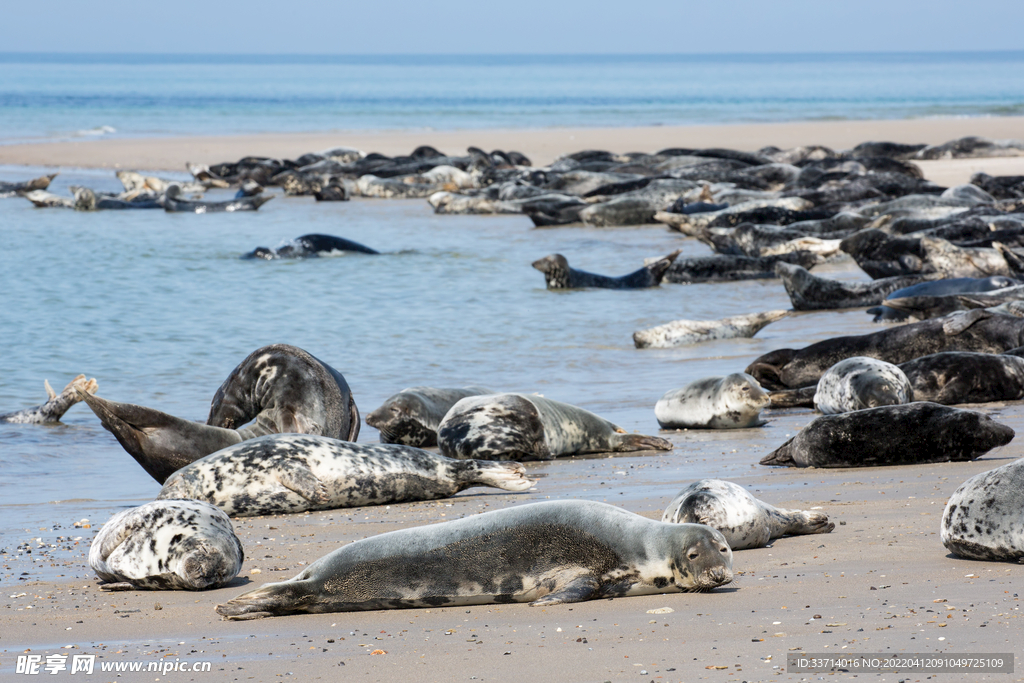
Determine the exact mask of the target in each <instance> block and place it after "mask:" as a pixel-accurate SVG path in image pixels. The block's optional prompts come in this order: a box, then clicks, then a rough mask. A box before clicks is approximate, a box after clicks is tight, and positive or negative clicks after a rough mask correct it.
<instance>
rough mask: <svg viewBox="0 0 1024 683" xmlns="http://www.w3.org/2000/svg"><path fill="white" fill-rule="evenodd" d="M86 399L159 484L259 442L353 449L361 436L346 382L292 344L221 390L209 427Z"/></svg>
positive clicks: (265, 355)
mask: <svg viewBox="0 0 1024 683" xmlns="http://www.w3.org/2000/svg"><path fill="white" fill-rule="evenodd" d="M82 398H83V400H84V401H85V402H86V403H87V404H88V405H89V407H90V408H92V410H93V412H94V413H96V416H97V417H98V418H100V421H102V422H103V426H104V427H106V428H107V429H108V430H110V431H111V432H112V433H113V434H114V436H115V437H116V438H117V440H118V441H119V442H120V444H121V445H122V446H124V449H125V450H126V451H128V453H130V454H131V456H132V457H133V458H135V459H136V460H137V461H138V463H139V464H140V465H142V467H143V468H144V469H145V470H146V471H147V472H149V474H150V475H151V476H152V477H153V478H154V479H156V480H157V481H158V482H160V483H161V484H163V483H164V481H165V480H166V479H167V477H169V476H170V475H171V474H172V473H173V472H174V471H176V470H178V469H180V468H182V467H184V466H185V465H188V464H189V463H191V462H194V461H196V460H198V459H199V458H202V457H203V456H206V455H209V454H210V453H213V452H214V451H219V450H220V449H222V448H227V447H228V446H232V445H234V444H236V443H239V442H241V441H245V440H246V439H253V438H256V437H257V436H265V435H267V434H281V433H294V434H317V435H319V436H329V437H332V438H336V439H346V440H348V441H355V440H356V438H357V437H358V436H359V409H358V408H357V407H356V403H355V399H353V398H352V392H351V391H350V390H349V388H348V383H347V382H346V381H345V378H344V377H343V376H342V375H341V373H340V372H338V371H337V370H335V369H334V368H332V367H331V366H329V365H327V364H326V363H324V362H323V361H320V360H318V359H317V358H315V357H314V356H312V355H310V354H309V353H307V352H305V351H303V350H302V349H300V348H298V347H295V346H289V345H287V344H272V345H270V346H264V347H263V348H260V349H257V350H255V351H253V352H252V353H251V354H249V356H248V357H247V358H246V359H245V360H243V361H242V362H241V364H240V365H239V366H238V367H237V368H235V369H234V370H233V371H232V372H231V374H230V375H228V378H227V379H226V380H224V384H222V385H221V387H220V388H219V389H218V390H217V393H216V394H215V395H214V397H213V402H212V404H211V405H210V415H209V417H208V418H207V420H206V424H205V425H203V424H200V423H198V422H192V421H190V420H183V419H181V418H178V417H174V416H173V415H168V414H167V413H162V412H160V411H159V410H153V409H152V408H144V407H142V406H136V405H132V404H130V403H114V402H113V401H107V400H104V399H101V398H99V397H97V396H88V395H83V396H82ZM250 420H251V421H252V423H251V424H249V426H244V425H246V423H248V422H250Z"/></svg>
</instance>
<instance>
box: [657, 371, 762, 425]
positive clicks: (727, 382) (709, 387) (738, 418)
mask: <svg viewBox="0 0 1024 683" xmlns="http://www.w3.org/2000/svg"><path fill="white" fill-rule="evenodd" d="M768 403H769V401H768V394H767V393H765V391H764V390H763V389H762V388H761V385H760V384H758V383H757V380H755V379H754V378H753V377H751V376H750V375H748V374H746V373H743V372H735V373H733V374H731V375H726V376H725V377H707V378H705V379H699V380H697V381H696V382H690V383H689V384H687V385H686V386H685V387H683V388H682V389H673V390H672V391H669V392H668V393H666V394H665V395H664V396H662V397H661V398H660V399H658V402H657V403H656V404H655V406H654V416H655V417H656V418H657V420H658V424H659V425H661V428H662V429H742V428H744V427H757V426H760V425H763V424H764V420H762V419H761V411H762V410H764V409H765V408H767V407H768Z"/></svg>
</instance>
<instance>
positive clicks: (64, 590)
mask: <svg viewBox="0 0 1024 683" xmlns="http://www.w3.org/2000/svg"><path fill="white" fill-rule="evenodd" d="M966 135H979V136H984V137H989V138H995V139H1005V138H1017V139H1024V118H978V119H942V120H911V121H842V122H809V123H787V124H764V125H736V126H692V127H650V128H623V129H619V128H616V129H597V128H594V129H546V130H476V131H450V132H438V131H381V132H324V133H316V134H292V135H284V134H266V135H259V136H244V137H243V136H239V137H219V138H201V137H194V138H164V139H131V140H118V139H111V140H95V141H81V142H62V143H51V144H20V145H7V146H0V164H3V165H15V166H31V167H47V168H49V167H81V168H110V169H115V168H137V169H145V170H151V171H182V170H183V169H184V164H185V162H186V161H192V162H198V163H213V162H219V161H226V160H234V159H237V158H240V157H242V156H245V155H265V156H272V157H294V156H297V155H300V154H302V153H305V152H309V151H318V150H322V149H325V148H329V147H332V146H340V145H346V146H353V147H358V148H360V149H363V150H366V151H378V152H382V153H384V154H390V155H394V154H403V153H408V152H409V151H411V150H412V149H413V148H414V147H416V146H417V145H421V144H430V145H433V146H435V147H437V148H438V149H440V150H442V151H445V152H450V153H458V152H461V151H462V150H464V149H465V147H466V146H468V145H476V146H480V147H484V148H487V149H493V148H497V149H516V150H518V151H521V152H523V153H525V154H527V155H528V156H529V157H531V159H532V160H533V161H534V163H535V164H544V163H547V162H550V161H551V160H552V159H554V158H555V157H557V156H558V155H560V154H563V153H566V152H572V151H577V150H582V149H588V148H589V149H593V148H597V149H609V150H612V151H617V152H626V151H633V150H642V151H656V150H658V149H662V148H665V147H670V146H684V147H730V148H736V149H742V150H755V149H758V148H760V147H763V146H765V145H775V146H778V147H782V148H786V147H794V146H799V145H812V144H821V145H827V146H830V147H833V148H835V149H844V148H849V147H851V146H853V145H855V144H857V143H859V142H863V141H867V140H892V141H897V142H908V143H910V142H915V143H916V142H923V143H932V144H934V143H941V142H945V141H948V140H952V139H955V138H958V137H962V136H966ZM918 163H919V164H920V166H921V167H922V169H924V171H925V174H926V176H927V177H928V178H930V179H932V180H934V181H936V182H938V183H940V184H944V185H953V184H957V183H962V182H967V179H968V178H969V177H970V175H971V174H972V173H974V172H978V171H984V172H987V173H990V174H993V175H1016V174H1024V157H1015V158H994V159H966V160H950V161H931V162H918ZM371 201H372V200H371ZM428 212H429V208H428V207H426V206H425V205H424V207H423V213H424V216H427V215H428ZM854 270H856V268H855V266H853V265H852V264H851V265H850V271H849V273H847V276H850V274H851V273H853V271H854ZM780 287H781V285H780ZM740 369H742V368H737V370H740ZM595 381H600V380H599V379H597V380H595ZM965 407H970V408H974V409H977V410H982V411H984V412H987V413H989V414H991V415H992V416H993V417H996V418H997V419H999V420H1000V421H1001V422H1004V423H1006V424H1008V425H1010V426H1011V427H1013V428H1014V429H1015V430H1017V431H1018V432H1020V431H1021V430H1022V429H1024V405H1021V403H1007V404H986V405H983V406H965ZM766 417H768V418H769V420H770V423H769V425H768V426H766V427H763V428H757V429H748V430H738V431H719V432H699V433H697V432H663V433H662V434H661V435H662V436H665V437H666V438H669V439H670V440H672V441H673V443H674V444H675V445H676V449H675V450H674V451H672V452H670V453H647V454H628V455H620V456H614V457H595V458H582V457H578V458H568V459H563V460H559V461H554V462H549V463H535V464H531V465H529V466H528V470H529V472H530V474H531V475H532V476H536V477H537V485H536V487H535V488H534V489H531V490H530V491H529V492H526V493H523V494H507V493H503V492H498V493H494V492H491V491H490V490H484V489H471V490H469V491H466V492H463V493H461V494H459V495H458V496H456V497H454V498H452V499H447V500H441V501H435V502H429V503H416V504H408V505H392V506H385V507H371V508H356V509H351V510H338V511H332V512H326V513H310V514H303V515H290V516H280V517H257V518H247V519H240V520H235V528H236V531H237V533H238V535H239V537H240V538H241V540H242V543H243V546H244V548H245V552H246V560H245V564H244V567H243V569H242V572H241V573H240V575H239V578H237V579H236V580H235V582H234V583H233V585H231V586H229V587H227V588H221V589H218V590H213V591H209V592H203V593H188V592H181V591H177V592H169V591H149V592H147V591H133V592H122V593H107V592H104V591H101V590H100V589H99V588H98V581H97V579H96V577H95V576H94V575H93V573H92V571H91V570H90V569H89V567H88V563H87V556H88V549H89V545H88V544H89V542H90V540H91V538H92V535H94V534H95V533H96V532H97V530H98V528H99V526H100V525H101V524H102V523H103V522H104V521H105V520H103V519H93V520H90V521H89V522H88V523H89V525H90V526H89V527H88V528H73V527H72V524H73V523H74V522H76V521H78V520H75V519H55V520H53V523H54V524H59V525H62V527H63V528H64V529H65V531H64V532H63V533H67V534H68V536H67V538H68V539H69V540H67V541H66V543H62V544H60V545H59V546H56V547H42V548H38V549H36V555H35V556H36V557H37V558H38V557H39V554H40V553H42V554H43V557H45V558H46V560H45V561H46V562H48V563H49V564H50V565H51V566H53V567H57V568H60V569H61V570H62V571H63V572H65V576H64V577H62V578H58V579H55V580H49V581H37V580H26V581H19V582H16V583H15V584H10V583H8V584H6V585H5V586H4V587H3V590H4V591H5V593H4V599H3V600H2V601H0V604H2V605H3V609H2V610H0V672H2V674H0V678H2V679H4V680H14V679H21V677H20V676H14V674H13V673H12V672H13V671H14V670H15V662H16V660H17V658H18V656H20V655H42V656H43V662H45V657H46V655H53V654H67V655H68V659H67V661H68V663H69V669H70V661H71V658H72V657H73V656H74V655H96V656H97V658H96V665H95V666H96V672H95V673H94V674H93V676H92V677H91V678H89V679H88V680H95V681H108V680H109V681H113V680H127V681H135V680H139V681H141V680H145V681H153V680H160V681H204V680H206V681H213V680H216V681H220V680H232V681H234V680H238V681H247V680H256V681H267V680H278V679H283V680H287V677H289V676H294V677H295V680H346V681H347V680H355V681H390V680H395V679H398V680H402V681H415V682H416V683H420V682H427V681H438V682H450V681H471V680H474V681H511V680H528V681H531V682H533V681H541V682H547V681H551V682H552V683H554V682H558V683H565V682H572V681H598V682H600V681H615V682H616V683H617V682H619V681H637V682H639V683H647V682H648V681H651V682H657V683H662V682H668V681H673V682H675V681H694V680H708V681H717V682H726V681H729V682H733V681H735V682H739V681H765V680H794V681H799V680H851V679H853V678H860V679H864V678H868V679H872V680H875V679H877V680H886V681H898V680H899V681H904V680H905V681H908V682H909V681H915V682H917V681H925V680H929V679H931V680H958V679H961V678H962V676H960V675H959V674H945V675H943V674H933V673H929V672H914V673H907V672H904V673H900V674H894V673H885V674H873V673H864V672H849V673H838V674H834V675H832V676H831V678H825V674H793V673H787V663H786V660H787V655H788V654H790V653H803V652H807V653H833V654H850V653H858V654H862V653H882V652H886V653H934V652H944V653H956V654H967V653H974V654H981V653H1008V652H1009V653H1016V652H1018V651H1019V650H1020V643H1021V642H1024V622H1022V621H1021V611H1020V609H1019V607H1020V604H1021V602H1020V598H1019V593H1020V592H1024V591H1022V590H1021V589H1022V588H1024V566H1021V565H1017V564H1005V563H987V562H976V561H969V560H964V559H960V558H957V557H955V556H953V555H951V554H949V553H948V552H947V551H946V550H945V548H944V547H943V546H942V544H941V542H940V541H939V522H940V517H941V514H942V510H943V508H944V506H945V504H946V500H947V499H948V497H949V496H950V495H951V494H952V493H953V491H954V490H955V489H956V487H957V486H959V485H960V484H961V483H962V482H963V481H964V480H966V479H967V478H969V477H970V476H972V475H974V474H976V473H979V472H983V471H986V470H989V469H992V468H994V467H997V466H1000V465H1003V464H1006V463H1007V462H1010V461H1012V460H1014V459H1017V458H1019V457H1021V456H1024V445H1022V444H1024V442H1022V441H1021V440H1020V438H1018V439H1017V440H1016V441H1014V442H1011V443H1010V444H1009V445H1007V446H1005V447H1003V448H1001V449H997V450H995V451H992V452H990V453H988V454H987V455H985V456H984V457H983V458H981V459H980V460H977V461H973V462H962V463H942V464H931V465H919V466H912V467H882V468H865V469H852V470H851V469H839V470H824V469H790V468H768V467H763V466H760V465H758V464H757V463H758V460H759V459H760V458H761V457H763V456H764V455H766V454H767V453H768V452H770V451H772V450H773V449H775V448H777V447H778V446H780V445H781V444H782V443H783V442H785V441H786V440H787V439H788V438H789V437H790V436H792V435H793V434H795V433H796V432H797V431H798V430H799V429H801V428H802V427H803V426H805V425H806V424H807V423H809V422H810V421H811V420H812V419H813V417H814V416H813V415H812V414H811V413H810V412H809V411H806V410H796V411H775V412H773V411H768V412H767V413H766ZM111 448H112V449H118V450H117V452H116V455H117V456H118V457H119V458H122V461H121V462H122V464H124V465H125V466H134V465H133V464H132V463H131V462H130V461H128V460H127V456H125V455H124V454H123V453H121V452H120V451H119V447H118V446H117V445H116V444H115V443H113V440H112V439H111ZM112 452H114V451H113V450H112ZM694 464H697V465H698V466H699V467H698V469H701V470H703V471H707V472H709V473H711V474H712V475H713V474H714V473H715V472H718V471H721V470H726V471H731V472H742V473H741V474H739V475H737V476H730V477H729V478H730V480H732V481H735V482H736V483H739V484H741V485H743V486H746V487H748V488H749V489H750V490H751V491H752V492H753V493H754V494H755V496H757V497H759V498H762V499H764V500H766V501H768V502H770V503H772V504H774V505H776V506H778V507H784V508H801V509H810V508H820V509H822V510H823V511H824V512H826V513H828V514H829V516H830V518H831V519H832V520H833V521H834V522H835V523H836V528H835V530H834V531H833V532H832V533H831V534H827V535H812V536H798V537H789V538H783V539H780V540H777V541H775V542H773V543H772V544H771V546H769V547H767V548H762V549H756V550H743V551H737V552H736V554H735V559H734V569H735V571H736V580H735V581H734V582H733V583H732V584H729V585H728V586H725V587H723V588H720V589H718V590H715V591H713V592H710V593H703V594H666V595H657V596H647V597H632V598H618V599H614V600H598V601H592V602H584V603H578V604H573V605H559V606H554V607H546V608H539V607H538V608H534V607H530V606H528V605H524V604H520V605H502V606H473V607H462V608H444V609H430V610H424V609H413V610H394V611H377V612H367V613H340V614H324V615H300V616H291V617H280V618H273V619H264V620H259V621H247V622H227V621H222V620H221V619H220V618H219V616H218V615H217V614H216V613H215V612H214V607H215V605H217V604H218V603H221V602H224V601H226V600H228V599H230V598H232V597H234V596H235V595H238V594H240V593H242V592H244V591H245V590H248V589H251V588H254V587H256V586H259V585H261V584H263V583H266V582H270V581H278V580H284V579H286V578H290V577H292V576H294V575H295V574H297V573H298V572H299V571H301V570H302V568H303V567H304V566H305V565H308V564H309V563H311V562H313V561H314V560H316V559H317V558H319V557H321V556H323V555H324V554H326V553H328V552H330V551H332V550H334V549H336V548H337V547H339V546H341V545H342V544H344V543H346V542H349V541H352V540H356V539H360V538H365V537H368V536H372V535H376V534H379V533H383V532H386V531H391V530H395V529H401V528H406V527H409V526H418V525H423V524H431V523H437V522H442V521H445V520H450V519H457V518H459V517H462V516H465V515H471V514H476V513H479V512H484V511H487V510H493V509H499V508H502V507H505V506H509V505H514V504H522V503H528V502H536V501H542V500H548V499H565V498H580V499H586V500H598V501H604V502H608V503H612V504H615V505H620V506H622V507H624V508H626V509H629V510H631V511H634V512H637V513H639V514H642V515H644V516H647V517H651V518H656V519H657V518H660V516H661V512H662V510H663V508H664V506H665V505H666V503H667V502H668V501H669V500H670V499H671V498H672V496H674V495H675V493H676V492H677V491H678V490H679V489H680V488H682V486H684V485H685V484H687V483H689V481H690V479H689V478H687V475H686V474H684V465H685V466H687V467H690V466H693V465H694ZM687 471H692V467H691V469H690V470H687ZM31 531H32V530H29V529H26V537H27V536H28V535H29V532H31ZM79 537H80V538H79ZM74 539H78V540H74ZM0 562H2V563H3V565H5V566H7V567H10V568H12V569H14V570H17V569H18V567H19V566H24V567H26V568H27V567H29V566H30V561H29V557H28V556H26V555H21V554H19V555H18V556H17V557H13V556H9V555H7V556H4V557H3V558H2V559H0ZM19 563H22V564H21V565H19ZM30 579H31V577H30ZM663 608H668V609H667V610H666V609H663ZM1014 656H1016V654H1015V655H1014ZM104 662H107V663H110V662H115V663H118V662H142V663H143V666H144V667H145V666H147V665H149V663H151V662H181V663H187V664H189V665H192V664H196V663H200V662H210V663H211V669H210V672H209V673H193V672H188V673H186V672H184V671H170V672H166V673H160V672H157V673H153V672H149V673H136V674H132V673H127V672H126V673H122V674H118V673H113V672H111V673H102V672H100V665H101V663H104ZM61 675H62V676H64V675H70V673H69V672H68V671H64V672H62V673H61ZM61 680H63V679H61ZM971 680H995V681H1010V680H1014V681H1019V680H1024V661H1020V660H1018V661H1017V662H1016V671H1015V673H1013V674H1010V675H1008V674H985V675H982V674H974V675H972V676H971Z"/></svg>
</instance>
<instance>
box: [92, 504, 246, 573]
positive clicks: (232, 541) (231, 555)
mask: <svg viewBox="0 0 1024 683" xmlns="http://www.w3.org/2000/svg"><path fill="white" fill-rule="evenodd" d="M243 559H244V553H243V552H242V543H241V541H239V540H238V536H236V535H235V531H234V529H233V528H232V526H231V520H230V519H228V516H227V515H226V514H224V513H223V512H221V511H220V510H218V509H217V508H215V507H214V506H212V505H210V504H209V503H203V502H201V501H196V500H157V501H153V502H152V503H146V504H145V505H141V506H139V507H137V508H132V509H130V510H124V511H122V512H119V513H117V514H116V515H114V516H113V517H111V518H110V520H109V521H108V522H107V523H106V524H104V525H103V528H102V529H101V530H100V532H99V534H97V535H96V538H94V539H93V541H92V547H90V548H89V566H90V567H92V568H93V570H94V571H95V572H96V574H97V575H98V576H99V577H100V578H101V579H102V580H104V581H107V582H109V583H107V584H105V585H102V586H101V588H104V589H106V590H130V589H132V588H148V589H156V590H178V589H180V590H193V591H195V590H203V589H206V588H216V587H218V586H223V585H225V584H227V583H229V582H230V581H231V580H232V579H233V578H235V576H236V575H237V574H238V571H239V570H240V569H241V568H242V560H243Z"/></svg>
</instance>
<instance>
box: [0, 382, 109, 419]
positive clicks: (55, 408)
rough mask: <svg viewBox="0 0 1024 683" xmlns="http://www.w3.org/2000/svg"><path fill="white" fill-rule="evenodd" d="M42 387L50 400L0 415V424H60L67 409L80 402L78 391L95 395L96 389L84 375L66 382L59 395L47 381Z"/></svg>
mask: <svg viewBox="0 0 1024 683" xmlns="http://www.w3.org/2000/svg"><path fill="white" fill-rule="evenodd" d="M43 386H44V387H46V393H47V395H48V396H49V397H50V400H48V401H47V402H46V403H43V404H42V405H38V406H34V407H32V408H25V409H24V410H18V411H15V412H13V413H5V414H4V415H0V422H11V423H15V424H48V423H53V422H60V418H62V417H63V416H64V413H66V412H68V409H69V408H70V407H71V406H73V405H75V404H76V403H78V402H79V401H81V400H82V399H81V397H80V395H79V393H78V392H79V391H82V392H83V393H86V394H95V393H96V388H97V384H96V380H95V379H90V380H87V379H86V378H85V375H79V376H78V377H75V378H74V379H73V380H71V381H70V382H68V385H67V386H66V387H64V390H63V391H62V392H60V393H59V394H58V393H57V392H56V391H54V390H53V387H51V386H50V383H49V382H48V381H46V380H43Z"/></svg>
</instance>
